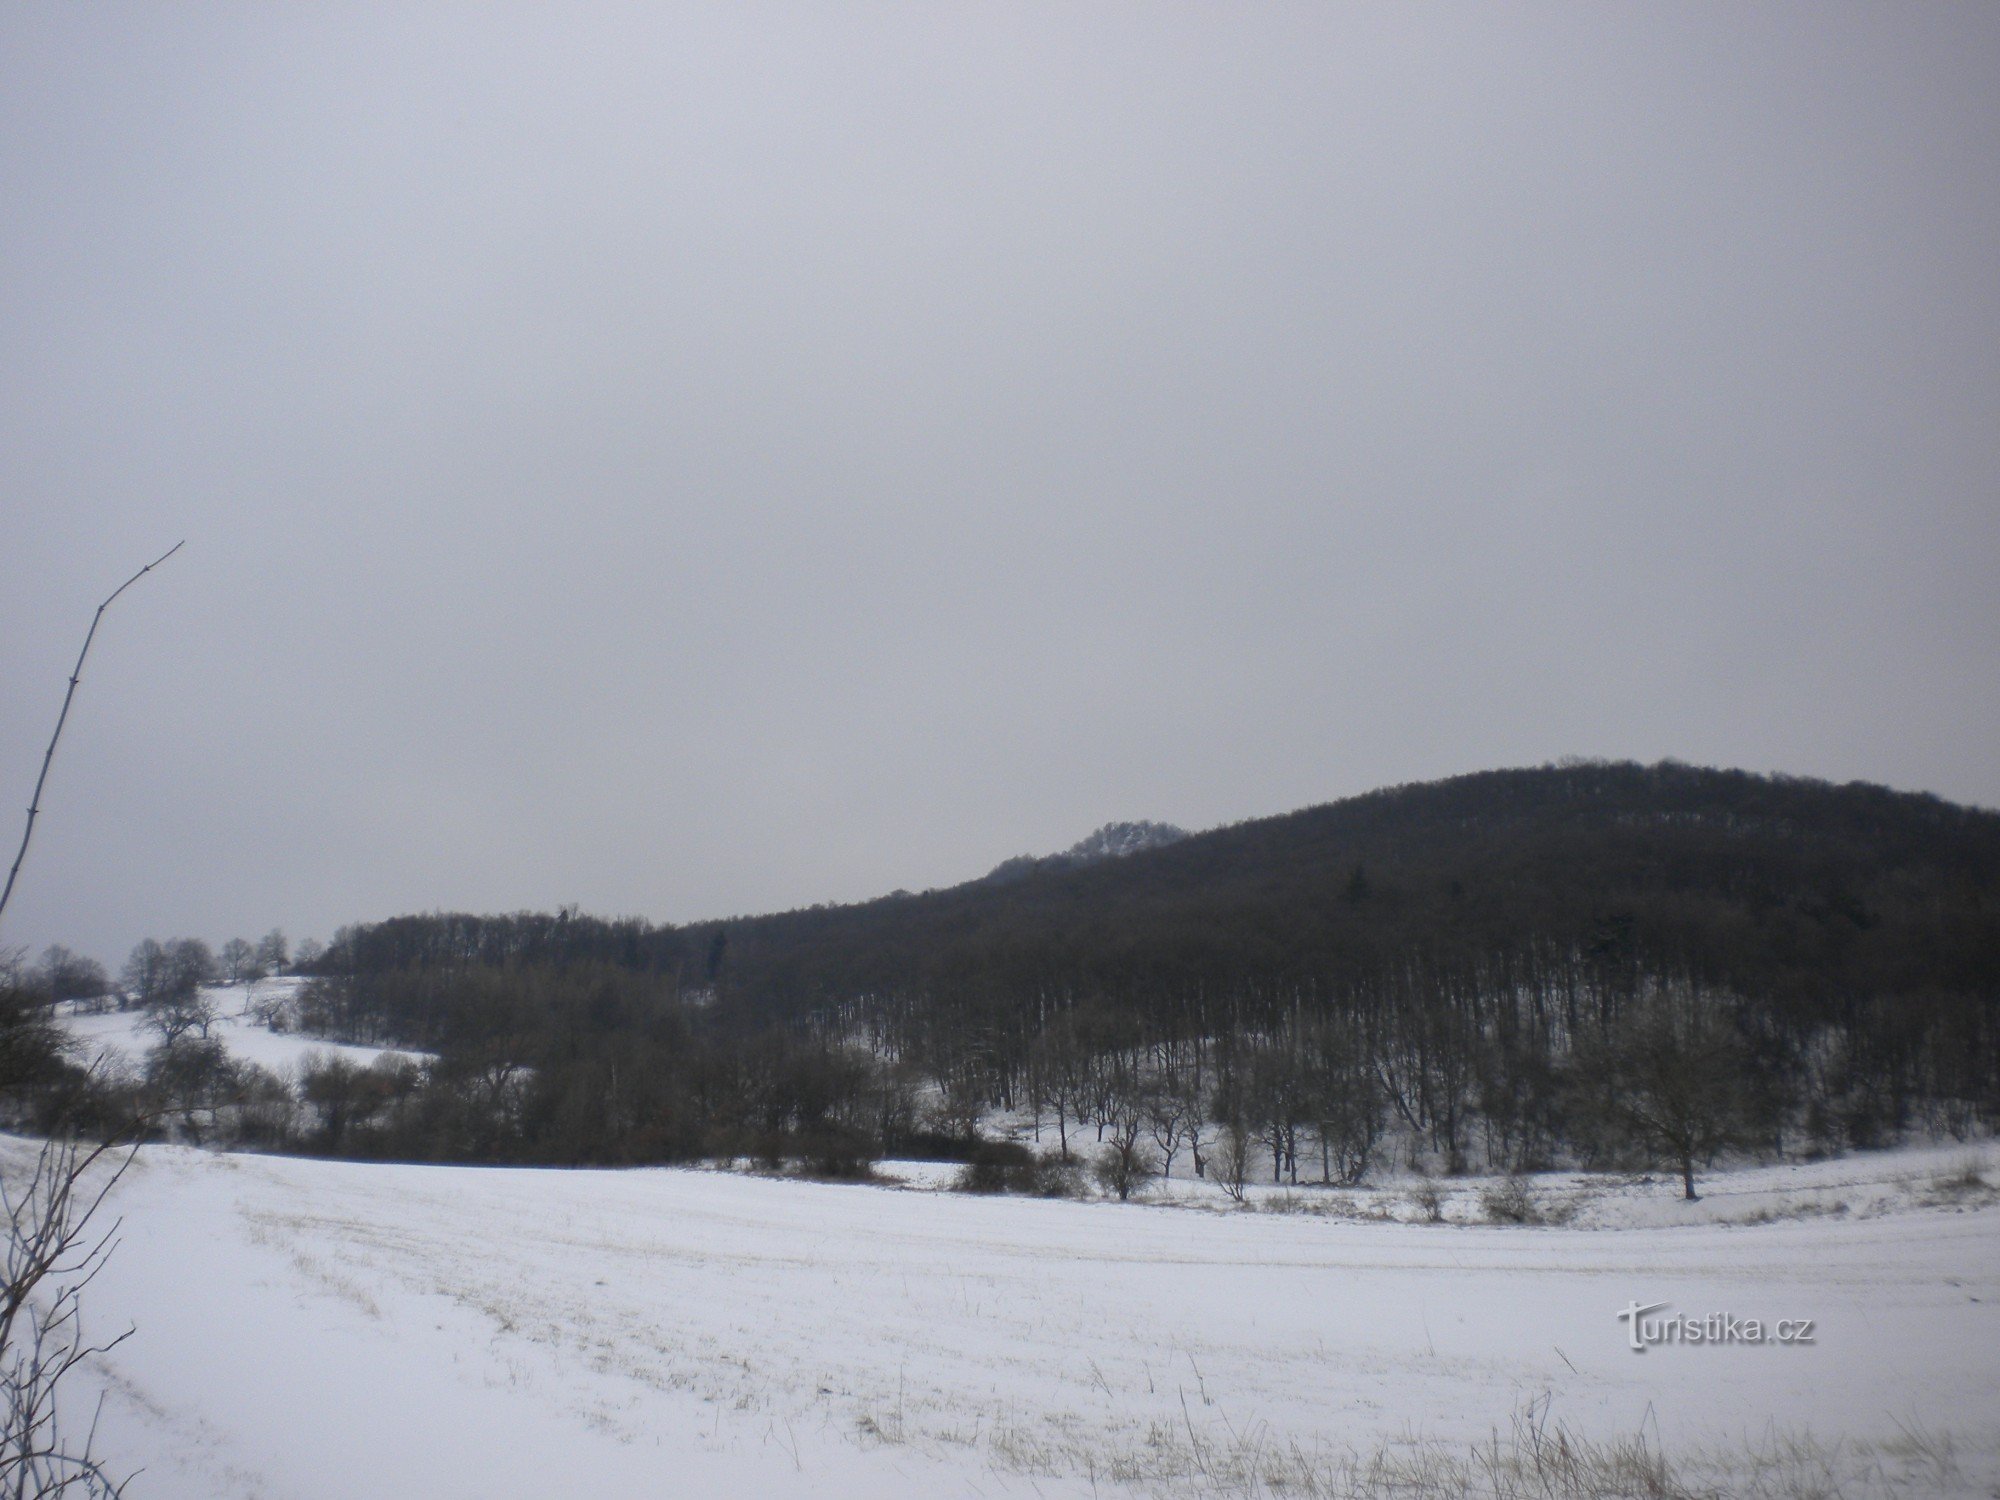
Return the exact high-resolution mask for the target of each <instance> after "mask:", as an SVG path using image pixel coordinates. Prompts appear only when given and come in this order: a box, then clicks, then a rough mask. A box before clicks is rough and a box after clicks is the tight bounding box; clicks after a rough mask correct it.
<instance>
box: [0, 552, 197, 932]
mask: <svg viewBox="0 0 2000 1500" xmlns="http://www.w3.org/2000/svg"><path fill="white" fill-rule="evenodd" d="M185 545H186V543H184V542H175V543H174V544H173V546H171V547H169V548H168V549H167V550H166V551H165V552H164V553H162V554H161V555H160V556H159V557H156V558H154V559H153V560H152V561H151V562H149V563H147V564H146V566H145V567H143V568H141V569H140V570H139V571H138V572H136V573H134V574H133V575H132V576H131V577H130V578H128V579H126V580H125V581H124V582H123V583H121V584H119V585H118V587H117V588H115V589H113V590H112V591H111V597H110V598H108V599H106V600H105V601H104V602H103V603H102V604H100V605H98V606H97V613H96V614H94V615H92V616H91V617H90V629H89V630H88V631H86V632H85V633H84V637H83V649H82V650H81V651H79V652H77V654H76V665H75V666H74V667H73V668H71V669H70V674H69V689H68V691H66V692H65V693H64V694H63V701H62V712H60V713H58V714H57V715H56V732H55V733H54V734H52V735H50V736H49V748H48V749H46V750H44V751H43V752H42V771H41V774H40V775H39V776H37V777H36V778H35V795H34V796H33V797H31V798H30V799H29V800H28V826H27V827H26V828H24V829H23V830H22V831H21V847H20V848H19V849H18V850H17V851H15V854H14V863H13V866H12V867H11V868H10V869H9V870H8V871H7V884H6V885H5V886H4V887H0V912H4V911H6V909H7V898H8V897H10V896H12V895H13V894H14V882H15V880H16V879H18V878H19V876H20V874H21V861H22V860H24V859H26V858H27V857H28V841H29V840H30V839H32V838H34V836H35V819H36V818H38V817H39V816H41V811H42V787H43V785H44V784H45V783H46V782H47V781H48V779H49V764H50V762H52V761H53V760H54V759H55V758H56V743H57V742H58V741H59V740H61V739H62V732H63V724H64V723H65V722H66V721H67V720H68V719H69V705H70V700H72V699H73V698H75V697H76V687H77V684H78V683H79V682H81V681H82V680H83V659H84V658H85V657H86V656H88V655H90V643H91V642H92V641H93V640H95V639H96V638H97V627H98V626H99V625H100V624H101V623H103V620H104V612H105V611H106V610H107V609H109V608H111V606H112V604H113V602H114V601H116V599H117V598H118V596H119V595H120V594H122V593H124V592H125V590H127V589H129V588H130V587H132V585H133V584H135V583H137V582H138V581H139V580H140V579H141V578H144V577H145V576H146V575H147V574H148V573H150V572H152V571H153V569H155V568H157V567H158V566H159V565H160V564H161V563H163V562H165V561H166V560H167V559H168V558H169V557H172V556H173V555H174V554H175V553H176V552H178V551H180V550H181V548H182V547H183V546H185Z"/></svg>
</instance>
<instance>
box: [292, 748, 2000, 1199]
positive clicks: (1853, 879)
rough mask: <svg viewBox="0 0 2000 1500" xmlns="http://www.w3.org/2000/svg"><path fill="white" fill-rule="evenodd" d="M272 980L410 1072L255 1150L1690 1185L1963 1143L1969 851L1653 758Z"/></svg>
mask: <svg viewBox="0 0 2000 1500" xmlns="http://www.w3.org/2000/svg"><path fill="white" fill-rule="evenodd" d="M301 967H302V968H303V969H305V970H308V971H309V972H310V973H311V974H312V976H313V977H312V979H311V981H310V982H309V983H308V984H307V986H306V987H305V989H304V991H303V992H302V993H301V995H300V996H299V999H298V1002H297V1004H298V1010H299V1014H298V1015H297V1017H296V1018H295V1019H296V1022H297V1024H299V1025H301V1026H303V1027H306V1028H308V1029H313V1030H318V1031H323V1032H324V1033H326V1034H329V1035H336V1036H340V1037H343V1038H347V1039H350V1040H356V1041H365V1042H372V1043H378V1044H395V1045H399V1046H404V1047H409V1048H413V1049H416V1050H419V1051H422V1052H424V1053H426V1054H429V1055H430V1057H431V1059H432V1060H431V1061H430V1062H428V1063H426V1064H424V1065H422V1066H420V1067H415V1068H406V1069H403V1070H401V1071H397V1070H384V1074H383V1076H379V1077H329V1078H327V1079H324V1080H321V1081H320V1082H318V1083H316V1084H314V1085H312V1090H313V1092H314V1095H315V1098H316V1100H317V1102H316V1103H314V1105H313V1106H312V1109H311V1111H309V1112H308V1114H307V1115H306V1116H305V1118H304V1119H303V1121H302V1122H300V1123H299V1125H298V1126H297V1128H296V1130H295V1139H296V1141H297V1143H300V1144H304V1145H307V1146H309V1147H311V1148H313V1149H324V1150H330V1151H339V1152H344V1153H355V1154H389V1155H397V1156H405V1157H422V1158H435V1159H449V1160H521V1161H550V1162H592V1161H619V1162H623V1161H669V1160H679V1159H686V1158H688V1157H693V1156H699V1155H707V1154H723V1153H727V1154H743V1153H752V1154H763V1155H766V1156H768V1157H770V1158H771V1159H774V1160H776V1159H783V1158H796V1159H802V1160H815V1159H816V1160H819V1161H821V1162H822V1163H823V1164H824V1165H825V1166H826V1167H827V1169H829V1170H832V1169H838V1168H839V1165H840V1164H841V1163H843V1162H850V1163H851V1162H852V1161H854V1160H865V1158H866V1156H867V1155H869V1154H871V1153H874V1152H879V1151H911V1150H925V1151H931V1152H937V1153H944V1152H957V1153H961V1154H971V1153H974V1152H976V1151H978V1150H981V1149H984V1148H982V1147H981V1146H980V1145H979V1144H978V1142H977V1141H976V1139H975V1136H976V1130H975V1128H974V1127H975V1123H976V1122H977V1121H978V1119H979V1118H980V1117H981V1116H982V1114H984V1113H985V1112H987V1111H989V1110H992V1109H995V1108H998V1109H1004V1110H1009V1111H1012V1112H1014V1113H1015V1114H1016V1115H1017V1116H1018V1117H1019V1118H1022V1119H1024V1120H1026V1121H1030V1122H1032V1123H1033V1125H1034V1128H1035V1129H1036V1130H1037V1131H1039V1132H1041V1133H1043V1135H1044V1138H1045V1139H1046V1141H1047V1142H1048V1144H1049V1145H1050V1148H1051V1149H1052V1151H1054V1152H1055V1153H1056V1154H1057V1155H1059V1156H1060V1155H1067V1154H1069V1153H1070V1152H1071V1151H1072V1150H1073V1149H1074V1148H1075V1145H1076V1143H1077V1139H1078V1135H1079V1133H1083V1136H1084V1140H1085V1141H1086V1143H1087V1144H1088V1146H1089V1148H1090V1152H1091V1154H1092V1155H1093V1156H1104V1155H1106V1154H1108V1155H1109V1156H1110V1157H1111V1158H1112V1159H1113V1161H1114V1162H1116V1161H1119V1160H1123V1161H1125V1162H1127V1163H1128V1164H1129V1166H1130V1168H1131V1170H1132V1171H1133V1172H1142V1171H1145V1170H1155V1169H1158V1168H1160V1167H1162V1166H1171V1165H1172V1164H1173V1163H1174V1162H1176V1161H1185V1162H1187V1163H1188V1164H1190V1165H1191V1166H1193V1167H1194V1168H1196V1169H1197V1170H1200V1171H1202V1172H1204V1173H1205V1174H1206V1173H1208V1172H1210V1171H1211V1170H1221V1171H1223V1172H1224V1174H1225V1177H1227V1176H1231V1175H1237V1174H1239V1173H1244V1174H1247V1173H1249V1172H1252V1171H1254V1172H1256V1173H1258V1174H1260V1175H1275V1176H1277V1177H1279V1178H1281V1179H1283V1180H1286V1181H1294V1180H1297V1181H1305V1180H1325V1181H1356V1180H1359V1179H1360V1178H1361V1177H1362V1176H1363V1175H1365V1174H1366V1173H1367V1172H1369V1171H1370V1170H1372V1169H1374V1168H1375V1167H1377V1166H1380V1165H1382V1164H1383V1162H1384V1159H1385V1158H1384V1153H1385V1152H1386V1151H1388V1150H1390V1149H1394V1150H1395V1151H1396V1152H1398V1153H1399V1154H1400V1156H1401V1157H1402V1158H1403V1159H1406V1160H1413V1161H1416V1162H1420V1163H1422V1164H1424V1165H1426V1166H1428V1167H1432V1168H1435V1169H1436V1170H1439V1171H1445V1172H1451V1171H1460V1170H1465V1169H1467V1168H1470V1167H1476V1166H1490V1167H1494V1168H1504V1169H1519V1170H1532V1169H1536V1168H1539V1167H1545V1166H1552V1165H1557V1164H1561V1163H1577V1164H1582V1165H1617V1164H1633V1163H1638V1162H1646V1161H1651V1162H1660V1163H1662V1164H1669V1165H1671V1166H1673V1167H1674V1168H1675V1169H1676V1170H1678V1171H1681V1172H1682V1173H1683V1174H1684V1176H1685V1180H1686V1183H1687V1186H1688V1188H1689V1190H1690V1191H1691V1190H1692V1188H1693V1177H1694V1171H1695V1168H1696V1167H1697V1166H1698V1165H1699V1164H1700V1163H1701V1162H1703V1161H1706V1160H1708V1159H1709V1158H1711V1157H1712V1156H1713V1155H1714V1154H1716V1153H1717V1152H1719V1151H1722V1150H1724V1149H1728V1148H1732V1147H1734V1148H1741V1149H1748V1150H1756V1151H1761V1152H1766V1153H1792V1152H1800V1151H1812V1152H1829V1151H1839V1150H1844V1149H1848V1148H1851V1147H1864V1146H1871V1145H1877V1144H1884V1143H1887V1142H1889V1141H1893V1140H1895V1139H1898V1138H1900V1137H1902V1136H1904V1135H1907V1134H1910V1133H1913V1132H1917V1133H1928V1134H1959V1135H1964V1134H1968V1133H1971V1132H1974V1131H1982V1130H1990V1129H1992V1128H1993V1126H1994V1125H1995V1123H1996V1121H2000V816H1996V815H1995V814H1993V813H1990V812H1985V811H1982V810H1978V809H1971V808H1965V807H1958V806H1954V805H1952V804H1949V803H1946V802H1943V801H1942V800H1940V799H1937V798H1934V797H1928V796H1920V795H1911V794H1904V793H1896V792H1891V791H1888V790H1885V789H1883V788H1879V787H1872V786H1866V785H1860V784H1856V785H1849V786H1830V785H1827V784H1825V783H1819V782H1812V781H1807V780H1803V779H1796V778H1784V777H1763V776H1753V775H1749V774H1746V773H1740V772H1724V771H1712V770H1705V769H1701V768H1695V767H1688V766H1681V765H1676V764H1673V763H1666V764H1662V765H1657V766H1637V765H1629V764H1602V763H1590V764H1567V765H1563V766H1558V767H1543V768H1540V769H1535V770H1523V771H1511V772H1493V773H1485V774H1481V775H1477V776H1469V777H1460V778H1455V779H1453V780H1450V781H1444V782H1437V783H1429V784H1425V785H1419V786H1411V787H1400V788H1394V789H1390V790H1387V791H1384V792H1380V793H1375V794H1371V795H1370V796H1367V797H1361V798H1355V799H1350V800H1348V801H1345V802H1339V803H1333V804H1329V805H1327V806H1325V807H1319V808H1311V809H1307V810H1305V811H1303V812H1300V813H1296V814H1292V815H1289V816H1287V817H1282V818H1272V819H1263V820H1258V821H1255V822H1250V823H1245V824H1241V825H1238V826H1236V827H1232V828H1226V829H1220V830H1216V831H1214V832H1211V833H1207V834H1201V835H1196V836H1193V837H1190V838H1187V839H1185V840H1182V841H1179V842H1176V843H1173V844H1172V845H1170V846H1168V847H1162V848H1157V849H1151V850H1147V851H1145V852H1143V853H1140V854H1135V855H1133V856H1131V857H1129V858H1126V859H1120V860H1111V861H1104V862H1101V863H1096V864H1090V865H1084V866H1079V867H1058V868H1041V869H1037V870H1035V871H1032V872H1030V873H1028V874H1026V875H1024V876H1022V877H1021V878H1018V879H1015V880H1012V881H1009V882H1002V883H995V882H972V883H969V884H967V885H965V886H960V887H954V888H951V889H948V890H942V891H931V892H925V893H922V894H920V895H909V894H905V893H898V894H897V895H896V896H893V897H886V898H883V899H881V900H878V901H873V902H867V903H863V904H860V905H856V906H846V907H822V908H813V909H809V910H804V911H796V912H788V913H781V914H776V915H772V916H764V917H752V918H744V919H732V920H728V921H719V922H706V923H696V924H688V925H683V926H663V925H655V924H651V923H648V922H644V921H641V920H638V919H629V918H628V919H622V920H604V919H598V918H593V917H590V916H587V915H584V914H581V913H579V912H577V911H575V910H573V909H567V910H564V911H560V912H556V913H552V914H542V913H517V914H512V915H501V916H473V915H464V914H442V913H434V914H429V915H413V916H406V917H398V918H394V919H391V920H389V921H385V922H379V923H369V924H359V925H356V926H353V927H349V928H346V929H343V930H342V931H341V932H340V933H338V934H336V936H335V938H334V940H333V941H332V942H331V943H330V944H329V945H328V946H327V948H326V950H325V952H324V953H322V954H318V955H316V956H315V957H314V958H313V960H312V961H311V962H310V964H307V965H302V966H301ZM350 1071H351V1070H350ZM364 1071H365V1070H364ZM1399 1164H1400V1163H1399ZM1239 1180H1240V1176H1239Z"/></svg>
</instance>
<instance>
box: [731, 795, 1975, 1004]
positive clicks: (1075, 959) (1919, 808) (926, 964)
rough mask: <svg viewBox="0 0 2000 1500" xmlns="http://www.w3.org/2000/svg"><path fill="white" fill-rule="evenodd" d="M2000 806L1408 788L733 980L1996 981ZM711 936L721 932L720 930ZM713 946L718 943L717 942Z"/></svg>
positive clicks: (766, 925)
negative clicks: (1426, 976)
mask: <svg viewBox="0 0 2000 1500" xmlns="http://www.w3.org/2000/svg"><path fill="white" fill-rule="evenodd" d="M1996 896H2000V814H1995V813H1992V812H1986V811H1981V810H1976V809H1970V808H1964V807H1957V806H1953V805H1951V804H1949V803H1946V802H1943V801H1941V800H1939V799H1938V798H1935V797H1931V796H1924V795H1911V794H1904V793H1897V792H1891V791H1888V790H1886V789H1883V788H1880V787H1874V786H1865V785H1849V786H1842V787H1836V786H1830V785H1827V784H1825V783H1821V782H1813V781H1806V780H1799V779H1792V778H1771V777H1763V776H1753V775H1749V774H1745V773H1741V772H1728V771H1711V770H1702V769H1697V768H1693V767H1687V766H1679V765H1674V764H1666V765H1659V766H1651V767H1642V766H1636V765H1595V764H1593V765H1584V766H1569V767H1560V768H1545V769H1538V770H1521V771H1495V772H1487V773H1482V774H1478V775H1471V776H1461V777H1456V778H1453V779H1451V780H1448V781H1439V782H1431V783H1425V784H1420V785H1411V786H1403V787H1396V788H1393V789H1390V790H1386V791H1380V792H1375V793H1371V794H1369V795H1367V796H1363V797H1356V798H1351V799H1348V800H1346V801H1342V802H1335V803H1329V804H1326V805H1324V806H1320V807H1314V808H1308V809H1306V810H1304V811H1302V812H1296V813H1292V814H1289V815H1286V816H1282V817H1275V818H1263V819H1258V820H1255V821H1253V822H1247V823H1242V824H1238V825H1236V826H1234V827H1229V828H1223V829H1218V830H1215V831H1214V832H1210V833H1205V834H1199V835H1196V836H1194V837H1191V838H1188V839H1186V840H1183V841H1181V842H1178V843H1175V844H1173V845H1171V846H1169V847H1165V848H1160V849H1154V850H1149V851H1145V852H1143V853H1140V854H1137V855H1133V856H1131V857H1129V858H1126V859H1122V860H1116V861H1106V862H1101V863H1096V864H1090V865H1084V866H1081V867H1077V868H1071V869H1042V870H1037V871H1035V872H1033V873H1032V874H1030V875H1028V876H1026V877H1024V878H1022V879H1019V880H1017V881H1015V882H1014V883H1012V884H1010V885H1006V886H1003V887H1001V888H999V889H995V888H994V887H992V886H989V885H986V884H984V883H980V882H973V883H970V884H967V885H962V886H958V887H954V888H952V889H949V890H944V891H938V892H932V893H929V894H926V895H923V896H911V897H894V898H889V899H885V900H880V901H875V902H870V903H867V904H865V905H861V906H854V907H830V908H822V909H814V910H810V911H800V912H790V913H786V914H783V915H780V916H772V917H764V918H758V919H752V920H744V921H736V922H730V923H727V924H720V926H719V927H709V928H704V929H701V931H703V932H706V933H710V934H713V933H714V932H716V931H721V932H724V933H726V938H725V939H724V946H723V962H722V963H721V964H719V965H718V972H717V978H718V979H720V980H721V981H723V983H724V987H725V988H726V989H727V990H728V991H729V992H730V993H733V994H734V995H736V996H737V997H738V998H740V999H741V1000H743V1001H746V1002H755V1003H757V1004H759V1005H761V1006H767V1007H776V1008H778V1009H779V1010H790V1009H792V1008H794V1007H796V1006H798V1005H801V1004H808V1003H810V1002H812V1001H813V1000H815V999H822V998H827V997H832V996H840V995H849V994H855V993H863V992H869V991H879V990H882V989H884V988H899V987H901V986H903V985H906V984H909V983H912V982H918V983H934V984H937V985H939V986H944V987H951V986H956V985H963V984H971V985H985V984H992V983H1004V982H1008V981H1016V982H1033V983H1038V984H1042V985H1051V984H1053V985H1056V986H1060V987H1069V988H1091V987H1096V986H1108V987H1111V988H1114V989H1125V988H1128V987H1131V986H1139V987H1141V988H1145V987H1152V986H1162V985H1164V986H1168V987H1179V986H1183V985H1186V984H1189V983H1195V984H1199V985H1203V986H1205V987H1207V988H1209V989H1212V990H1216V991H1226V990H1228V989H1230V988H1231V987H1232V986H1234V985H1236V984H1238V983H1241V982H1251V983H1255V984H1259V985H1263V984H1271V983H1275V984H1279V985H1281V986H1283V985H1289V984H1292V983H1295V982H1300V981H1308V980H1313V979H1319V980H1322V981H1325V980H1337V979H1338V978H1339V977H1341V976H1358V975H1359V974H1361V973H1363V972H1365V971H1367V970H1370V969H1373V968H1376V967H1377V966H1379V965H1381V964H1383V963H1385V962H1391V961H1394V960H1396V959H1397V958H1398V957H1401V958H1403V959H1408V960H1415V961H1420V962H1424V963H1443V964H1461V963H1464V964H1472V965H1475V966H1479V967H1489V966H1491V965H1493V964H1496V963H1504V962H1506V960H1507V959H1508V957H1509V956H1510V955H1514V954H1519V953H1521V952H1523V951H1524V950H1541V951H1546V950H1548V949H1550V948H1551V946H1553V947H1555V948H1556V949H1559V950H1563V951H1566V952H1568V953H1569V954H1571V955H1572V956H1585V955H1588V956H1590V957H1591V958H1593V960H1594V961H1597V962H1599V963H1602V964H1608V965H1614V966H1616V965H1626V966H1631V965H1639V966H1642V967H1646V968H1654V967H1658V968H1662V969H1687V970H1689V971H1691V972H1693V973H1696V974H1698V975H1699V976H1700V977H1702V978H1704V979H1706V980H1711V981H1713V982H1716V983H1733V984H1736V985H1739V986H1742V987H1746V988H1750V989H1754V990H1757V991H1759V992H1764V993H1770V994H1773V995H1778V994H1783V995H1786V996H1796V997H1797V998H1799V999H1801V1000H1810V998H1811V997H1812V996H1814V995H1818V996H1820V997H1822V998H1825V999H1829V1000H1830V999H1832V998H1833V997H1835V996H1837V995H1850V996H1851V995H1857V994H1864V993H1868V992H1871V991H1874V990H1878V989H1880V988H1882V987H1884V986H1888V987H1893V988H1904V987H1912V986H1920V985H1935V986H1940V987H1947V988H1956V987H1972V988H1975V989H1982V990H1984V991H1985V992H1986V993H1989V994H1991V993H1993V992H1994V991H1995V989H1996V986H2000V903H1996V899H1995V898H1996ZM710 941H711V942H713V938H712V937H711V939H710ZM704 952H705V950H704Z"/></svg>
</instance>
